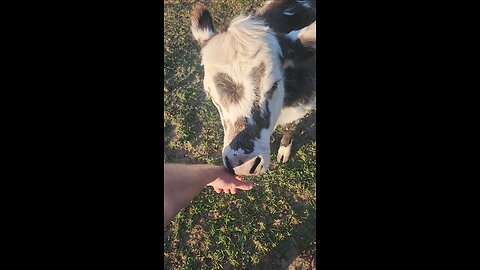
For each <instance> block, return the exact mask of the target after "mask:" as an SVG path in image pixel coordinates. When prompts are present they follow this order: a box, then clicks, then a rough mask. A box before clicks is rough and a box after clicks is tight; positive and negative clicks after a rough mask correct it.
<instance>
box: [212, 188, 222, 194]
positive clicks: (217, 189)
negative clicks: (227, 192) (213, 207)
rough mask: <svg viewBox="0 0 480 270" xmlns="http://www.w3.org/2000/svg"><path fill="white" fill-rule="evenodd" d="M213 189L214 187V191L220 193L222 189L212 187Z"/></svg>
mask: <svg viewBox="0 0 480 270" xmlns="http://www.w3.org/2000/svg"><path fill="white" fill-rule="evenodd" d="M213 189H215V192H217V193H221V192H222V189H220V188H217V187H213Z"/></svg>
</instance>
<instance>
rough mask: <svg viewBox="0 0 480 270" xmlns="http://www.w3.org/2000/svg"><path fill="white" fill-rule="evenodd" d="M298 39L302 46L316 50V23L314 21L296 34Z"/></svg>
mask: <svg viewBox="0 0 480 270" xmlns="http://www.w3.org/2000/svg"><path fill="white" fill-rule="evenodd" d="M298 38H299V39H300V41H301V42H302V44H303V46H305V47H311V48H314V49H316V48H317V21H314V22H313V23H312V24H310V25H309V26H307V27H305V28H302V30H301V31H300V33H299V34H298Z"/></svg>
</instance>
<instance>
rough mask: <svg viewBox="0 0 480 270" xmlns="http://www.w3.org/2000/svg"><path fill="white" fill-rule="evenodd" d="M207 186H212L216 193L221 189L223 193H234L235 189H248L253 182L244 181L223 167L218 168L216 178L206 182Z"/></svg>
mask: <svg viewBox="0 0 480 270" xmlns="http://www.w3.org/2000/svg"><path fill="white" fill-rule="evenodd" d="M207 186H211V187H213V189H214V190H215V191H216V192H217V193H221V192H222V191H223V192H225V193H227V194H228V193H231V194H236V193H237V189H241V190H250V189H252V188H253V182H250V181H245V180H244V179H243V178H242V177H240V176H239V175H235V174H232V173H231V172H229V171H227V170H226V169H225V168H223V167H222V168H220V169H219V175H218V177H217V179H215V180H214V181H213V182H210V183H209V184H207Z"/></svg>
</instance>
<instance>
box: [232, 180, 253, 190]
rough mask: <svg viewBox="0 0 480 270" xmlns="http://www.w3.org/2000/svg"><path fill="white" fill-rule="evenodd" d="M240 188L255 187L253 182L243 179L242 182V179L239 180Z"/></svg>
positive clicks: (238, 185)
mask: <svg viewBox="0 0 480 270" xmlns="http://www.w3.org/2000/svg"><path fill="white" fill-rule="evenodd" d="M236 188H238V189H241V190H250V189H252V188H253V182H250V181H243V182H240V181H237V187H236Z"/></svg>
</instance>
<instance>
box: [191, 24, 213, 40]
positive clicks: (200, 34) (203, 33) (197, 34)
mask: <svg viewBox="0 0 480 270" xmlns="http://www.w3.org/2000/svg"><path fill="white" fill-rule="evenodd" d="M190 29H191V30H192V34H193V37H194V38H195V40H196V41H198V42H202V43H203V42H205V41H207V40H209V39H211V38H212V37H213V36H214V35H215V33H214V32H213V31H212V30H211V29H210V28H208V29H206V30H205V29H201V28H198V27H196V26H193V25H192V26H190Z"/></svg>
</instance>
